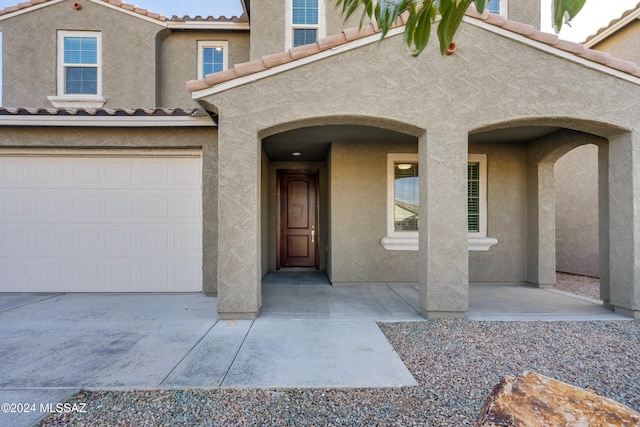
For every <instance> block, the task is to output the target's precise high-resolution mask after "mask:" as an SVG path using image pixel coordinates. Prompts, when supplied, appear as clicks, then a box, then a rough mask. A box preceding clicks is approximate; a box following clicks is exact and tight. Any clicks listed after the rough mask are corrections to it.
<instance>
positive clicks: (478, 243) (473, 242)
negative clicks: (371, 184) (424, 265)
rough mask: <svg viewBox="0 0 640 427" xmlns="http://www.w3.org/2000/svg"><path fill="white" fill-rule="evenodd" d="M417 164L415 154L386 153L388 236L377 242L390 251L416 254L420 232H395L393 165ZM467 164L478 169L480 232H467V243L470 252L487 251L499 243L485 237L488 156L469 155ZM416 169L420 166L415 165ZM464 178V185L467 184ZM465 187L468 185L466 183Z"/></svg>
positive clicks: (494, 239) (416, 155)
mask: <svg viewBox="0 0 640 427" xmlns="http://www.w3.org/2000/svg"><path fill="white" fill-rule="evenodd" d="M403 162H406V163H416V162H417V163H419V161H418V154H417V153H387V219H386V221H387V235H386V236H385V237H383V238H382V239H381V240H380V243H381V244H382V246H383V247H384V248H385V249H386V250H389V251H417V250H418V249H419V233H420V232H419V231H395V226H394V218H395V210H394V204H395V194H394V193H395V185H394V180H395V164H396V163H403ZM469 162H478V163H479V166H480V231H479V232H477V233H469V232H468V231H467V242H468V245H469V251H488V250H489V249H490V248H491V247H492V246H493V245H495V244H497V243H498V240H497V239H496V238H493V237H488V236H487V228H488V226H487V224H488V202H487V200H488V199H487V187H488V184H487V182H488V173H487V155H486V154H469V155H468V158H467V164H468V163H469ZM418 167H419V165H418ZM468 181H469V180H468V179H467V183H468ZM467 185H468V184H467Z"/></svg>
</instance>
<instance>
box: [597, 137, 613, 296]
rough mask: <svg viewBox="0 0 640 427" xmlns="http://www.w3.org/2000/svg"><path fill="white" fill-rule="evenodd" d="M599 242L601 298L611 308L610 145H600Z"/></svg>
mask: <svg viewBox="0 0 640 427" xmlns="http://www.w3.org/2000/svg"><path fill="white" fill-rule="evenodd" d="M598 230H599V231H598V233H599V234H598V241H599V245H598V246H599V252H600V269H599V271H600V298H601V299H602V300H603V301H604V304H605V305H607V306H610V303H609V301H610V300H611V291H610V289H609V144H608V143H606V142H605V143H600V144H598Z"/></svg>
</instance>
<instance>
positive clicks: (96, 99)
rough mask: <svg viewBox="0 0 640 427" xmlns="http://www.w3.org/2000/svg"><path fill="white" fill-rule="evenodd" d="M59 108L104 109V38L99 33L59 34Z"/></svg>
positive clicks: (56, 99) (54, 101) (54, 98)
mask: <svg viewBox="0 0 640 427" xmlns="http://www.w3.org/2000/svg"><path fill="white" fill-rule="evenodd" d="M57 73H58V78H57V86H58V89H57V96H50V97H49V100H50V101H51V103H52V104H53V105H54V106H56V107H59V106H60V107H101V106H102V105H103V104H104V101H105V99H104V98H102V34H101V33H100V32H96V31H58V70H57Z"/></svg>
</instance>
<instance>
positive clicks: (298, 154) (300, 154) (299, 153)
mask: <svg viewBox="0 0 640 427" xmlns="http://www.w3.org/2000/svg"><path fill="white" fill-rule="evenodd" d="M291 154H292V155H294V156H296V157H298V156H302V153H301V152H299V151H294V152H293V153H291Z"/></svg>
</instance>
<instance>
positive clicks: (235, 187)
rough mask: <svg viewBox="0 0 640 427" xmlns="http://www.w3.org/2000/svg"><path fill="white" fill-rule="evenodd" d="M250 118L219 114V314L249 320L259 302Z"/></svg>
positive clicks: (256, 185) (254, 142)
mask: <svg viewBox="0 0 640 427" xmlns="http://www.w3.org/2000/svg"><path fill="white" fill-rule="evenodd" d="M250 124H251V120H247V119H246V117H244V116H238V117H232V118H227V119H226V120H225V117H224V115H221V116H220V123H219V129H220V131H219V134H218V249H219V250H218V316H219V317H220V318H221V319H253V318H255V317H256V316H257V315H258V312H259V310H260V306H261V305H262V300H261V297H262V295H261V293H262V291H261V279H262V277H261V273H260V270H261V257H260V209H261V206H260V159H261V157H260V156H261V154H260V153H261V152H260V141H259V139H258V136H257V130H256V129H253V128H252V127H251V125H250Z"/></svg>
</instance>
